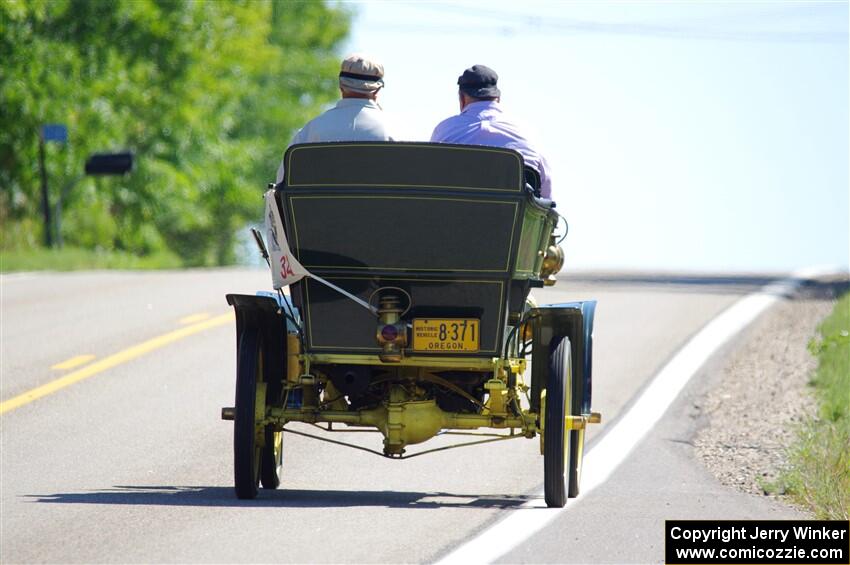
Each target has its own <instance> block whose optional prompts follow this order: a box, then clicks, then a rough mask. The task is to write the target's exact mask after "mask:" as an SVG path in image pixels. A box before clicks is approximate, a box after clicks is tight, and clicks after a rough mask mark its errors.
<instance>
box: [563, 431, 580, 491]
mask: <svg viewBox="0 0 850 565" xmlns="http://www.w3.org/2000/svg"><path fill="white" fill-rule="evenodd" d="M583 461H584V430H572V431H571V432H570V477H569V492H568V493H567V495H568V496H569V497H570V498H575V497H577V496H578V493H579V484H580V483H581V464H582V462H583Z"/></svg>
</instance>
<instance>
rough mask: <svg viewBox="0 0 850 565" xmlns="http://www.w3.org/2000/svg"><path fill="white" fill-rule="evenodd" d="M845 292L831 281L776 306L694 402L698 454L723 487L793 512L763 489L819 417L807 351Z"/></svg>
mask: <svg viewBox="0 0 850 565" xmlns="http://www.w3.org/2000/svg"><path fill="white" fill-rule="evenodd" d="M846 288H847V280H846V278H834V279H831V280H826V281H821V282H815V283H811V284H807V285H805V286H803V287H801V288H800V289H799V290H798V291H797V292H795V294H794V296H792V297H789V298H788V299H785V300H782V301H780V302H779V303H778V304H777V305H776V306H775V307H773V308H771V309H770V310H769V311H768V312H766V313H765V314H764V315H763V316H761V317H760V318H759V319H758V320H757V321H756V322H755V323H754V324H753V325H752V326H751V327H750V328H749V329H748V330H747V331H746V332H745V333H744V334H742V335H741V336H740V337H739V338H738V339H737V342H736V343H735V344H734V348H733V349H732V350H731V351H730V354H729V356H728V357H727V358H726V360H725V361H724V362H723V363H722V364H719V366H718V367H717V369H715V370H714V373H715V374H714V375H712V376H711V381H712V382H713V383H714V384H713V385H712V386H711V387H710V388H707V390H706V393H705V395H704V397H703V398H701V399H696V400H695V401H694V402H693V405H692V410H693V412H694V417H695V418H697V420H698V422H699V423H700V424H701V427H700V429H699V431H698V432H697V433H696V437H695V438H694V447H695V451H696V453H697V455H698V458H699V459H700V460H701V461H702V462H703V464H704V465H705V466H706V467H707V469H708V470H709V471H710V472H711V473H712V474H713V475H714V476H715V477H716V478H717V479H718V480H719V481H720V483H721V484H723V485H725V486H731V487H734V488H735V489H737V490H739V491H742V492H745V493H749V494H752V495H756V496H775V497H776V498H777V500H778V501H779V502H781V503H783V504H786V505H791V501H790V500H789V499H788V498H787V497H785V496H782V495H781V493H778V495H768V494H767V493H766V492H765V488H764V487H765V485H767V484H770V483H771V482H773V481H774V480H775V479H776V478H777V476H778V473H779V471H780V470H781V469H782V468H783V467H784V466H785V465H787V454H786V449H787V447H789V446H791V445H792V443H793V442H794V438H795V434H796V431H797V429H798V428H799V426H800V423H801V422H802V421H803V419H804V418H806V417H807V416H811V415H812V414H814V413H815V412H816V410H817V406H816V402H815V400H814V398H813V396H812V389H811V387H810V386H809V384H808V383H809V380H810V379H811V376H812V374H813V373H814V370H815V368H816V365H817V361H816V359H815V358H814V357H813V356H812V355H811V354H810V353H809V351H808V348H807V344H808V342H809V340H810V339H811V338H812V337H814V335H815V332H816V329H817V326H818V324H819V323H820V321H821V320H823V319H824V318H825V317H826V316H827V315H829V313H830V312H831V311H832V308H833V306H834V304H835V300H836V298H837V296H839V295H840V293H841V291H842V289H846Z"/></svg>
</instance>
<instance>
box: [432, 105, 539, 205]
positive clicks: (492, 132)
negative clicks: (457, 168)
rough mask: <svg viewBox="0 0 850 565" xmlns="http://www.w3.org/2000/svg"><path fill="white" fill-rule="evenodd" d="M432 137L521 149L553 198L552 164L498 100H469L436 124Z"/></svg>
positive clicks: (443, 140)
mask: <svg viewBox="0 0 850 565" xmlns="http://www.w3.org/2000/svg"><path fill="white" fill-rule="evenodd" d="M431 141H435V142H439V143H462V144H466V145H489V146H491V147H504V148H506V149H513V150H515V151H518V152H519V153H520V154H521V155H522V158H523V160H524V161H525V164H526V165H528V166H529V167H531V168H533V169H534V170H536V171H537V172H538V173H540V195H541V196H542V197H543V198H551V195H552V177H551V171H550V170H549V164H548V163H547V162H546V159H545V158H544V157H543V155H541V154H540V153H538V152H537V151H536V150H535V149H534V147H533V146H532V144H531V142H529V141H528V139H527V138H526V137H525V136H524V135H523V134H522V133H520V130H519V128H518V127H517V126H516V124H514V123H513V122H511V121H510V120H509V119H508V118H506V117H505V114H504V113H503V112H502V108H501V107H500V106H499V103H498V102H496V101H495V100H482V101H479V102H473V103H472V104H467V106H466V108H464V109H463V111H462V112H461V113H460V114H458V115H457V116H452V117H451V118H446V119H445V120H443V121H442V122H440V123H439V124H437V127H435V128H434V133H432V134H431Z"/></svg>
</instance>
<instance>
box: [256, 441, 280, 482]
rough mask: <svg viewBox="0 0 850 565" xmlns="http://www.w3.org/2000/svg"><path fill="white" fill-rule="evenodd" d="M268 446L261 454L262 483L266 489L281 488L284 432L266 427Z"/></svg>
mask: <svg viewBox="0 0 850 565" xmlns="http://www.w3.org/2000/svg"><path fill="white" fill-rule="evenodd" d="M265 434H266V445H265V447H263V449H262V453H261V454H260V483H261V484H262V485H263V488H265V489H276V488H277V487H279V486H280V470H281V467H282V466H283V432H276V431H275V430H274V428H272V427H271V426H266V432H265Z"/></svg>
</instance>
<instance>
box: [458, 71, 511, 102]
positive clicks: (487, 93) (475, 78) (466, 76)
mask: <svg viewBox="0 0 850 565" xmlns="http://www.w3.org/2000/svg"><path fill="white" fill-rule="evenodd" d="M498 80H499V75H497V74H496V71H494V70H493V69H491V68H490V67H487V66H485V65H472V66H471V67H469V68H468V69H466V70H465V71H463V74H462V75H460V76H459V77H458V78H457V84H458V87H459V88H460V91H461V92H463V93H464V94H466V95H468V96H472V97H473V98H498V97H499V96H501V95H502V93H501V92H499V88H498V87H497V86H496V82H498Z"/></svg>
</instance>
